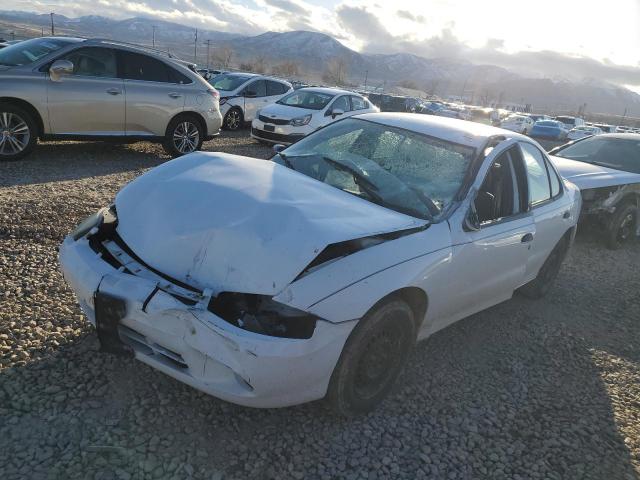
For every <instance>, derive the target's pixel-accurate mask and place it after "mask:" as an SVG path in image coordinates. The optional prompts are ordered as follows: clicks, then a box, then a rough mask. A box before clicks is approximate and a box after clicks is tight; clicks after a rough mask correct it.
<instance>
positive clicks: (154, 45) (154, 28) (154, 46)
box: [151, 25, 157, 48]
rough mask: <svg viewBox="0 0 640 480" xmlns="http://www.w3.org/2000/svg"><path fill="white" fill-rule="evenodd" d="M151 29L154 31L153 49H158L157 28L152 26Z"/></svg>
mask: <svg viewBox="0 0 640 480" xmlns="http://www.w3.org/2000/svg"><path fill="white" fill-rule="evenodd" d="M151 28H152V29H153V40H152V42H153V48H156V28H157V27H156V26H155V25H152V26H151Z"/></svg>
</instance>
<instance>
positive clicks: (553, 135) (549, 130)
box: [529, 120, 569, 140]
mask: <svg viewBox="0 0 640 480" xmlns="http://www.w3.org/2000/svg"><path fill="white" fill-rule="evenodd" d="M568 133H569V131H568V130H567V128H566V127H565V126H564V124H563V123H562V122H558V121H556V120H540V121H538V122H536V123H534V124H533V128H532V129H531V133H529V135H530V136H532V137H538V138H549V139H552V140H564V139H566V138H567V134H568Z"/></svg>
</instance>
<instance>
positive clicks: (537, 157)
mask: <svg viewBox="0 0 640 480" xmlns="http://www.w3.org/2000/svg"><path fill="white" fill-rule="evenodd" d="M520 148H521V150H522V159H523V160H524V165H525V168H526V170H527V179H528V181H529V205H531V206H535V205H537V204H539V203H542V202H544V201H546V200H549V198H551V191H550V189H549V176H548V174H547V167H546V165H545V160H544V157H543V155H542V153H541V152H540V150H538V149H537V148H536V147H534V146H533V145H531V144H529V143H520Z"/></svg>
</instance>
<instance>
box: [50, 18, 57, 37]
mask: <svg viewBox="0 0 640 480" xmlns="http://www.w3.org/2000/svg"><path fill="white" fill-rule="evenodd" d="M50 15H51V36H52V37H53V36H54V35H55V34H56V29H55V27H54V26H53V12H51V14H50Z"/></svg>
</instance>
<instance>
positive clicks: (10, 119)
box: [0, 103, 38, 162]
mask: <svg viewBox="0 0 640 480" xmlns="http://www.w3.org/2000/svg"><path fill="white" fill-rule="evenodd" d="M36 143H38V124H37V123H36V121H35V119H34V118H33V117H32V116H31V114H30V113H29V112H27V111H26V110H24V109H23V108H20V107H18V106H16V105H12V104H11V103H0V162H2V161H12V160H19V159H20V158H23V157H25V156H26V155H29V153H31V151H32V150H33V149H34V147H35V146H36Z"/></svg>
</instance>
